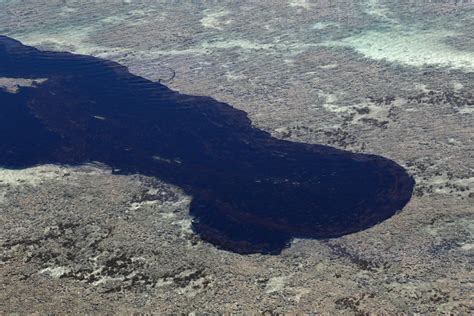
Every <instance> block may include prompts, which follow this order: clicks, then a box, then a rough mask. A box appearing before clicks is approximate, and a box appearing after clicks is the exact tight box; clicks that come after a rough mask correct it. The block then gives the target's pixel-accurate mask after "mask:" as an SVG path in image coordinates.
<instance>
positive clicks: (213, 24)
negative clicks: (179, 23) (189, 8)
mask: <svg viewBox="0 0 474 316" xmlns="http://www.w3.org/2000/svg"><path fill="white" fill-rule="evenodd" d="M203 13H204V17H203V18H202V19H201V20H200V22H201V24H202V26H204V27H205V28H213V29H217V30H222V24H229V22H230V21H225V22H224V21H222V19H221V18H222V17H224V16H226V15H228V14H229V12H228V11H209V10H205V11H204V12H203Z"/></svg>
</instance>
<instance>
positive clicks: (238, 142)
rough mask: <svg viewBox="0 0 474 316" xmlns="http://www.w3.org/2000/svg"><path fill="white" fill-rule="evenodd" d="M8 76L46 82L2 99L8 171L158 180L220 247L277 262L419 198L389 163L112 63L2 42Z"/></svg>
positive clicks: (0, 133) (3, 156) (0, 60)
mask: <svg viewBox="0 0 474 316" xmlns="http://www.w3.org/2000/svg"><path fill="white" fill-rule="evenodd" d="M0 77H5V78H29V79H38V78H45V79H47V80H46V81H44V82H43V83H41V84H38V85H36V86H32V87H21V88H20V89H19V90H18V91H17V92H16V93H13V92H11V91H10V92H8V91H6V90H1V89H0V166H2V167H5V168H16V169H17V168H27V167H30V166H35V165H39V164H51V163H54V164H67V165H80V164H84V163H87V162H96V161H98V162H102V163H104V164H106V165H108V166H110V167H111V168H112V169H113V170H114V172H116V173H119V174H135V173H138V174H143V175H146V176H153V177H157V178H159V179H161V180H163V181H166V182H168V183H171V184H174V185H177V186H179V187H181V188H182V189H183V190H184V191H185V192H186V193H187V194H189V195H191V196H192V197H193V199H192V203H191V207H190V212H191V215H192V216H193V217H194V221H193V229H194V231H195V232H196V233H197V234H198V235H199V236H200V237H201V238H202V239H203V240H205V241H208V242H210V243H212V244H214V245H215V246H217V247H219V248H221V249H225V250H229V251H233V252H237V253H242V254H248V253H266V254H276V253H279V252H280V251H281V250H282V249H283V248H285V247H286V246H288V244H289V242H290V241H291V239H292V238H295V237H298V238H334V237H339V236H343V235H346V234H350V233H355V232H358V231H361V230H364V229H367V228H369V227H372V226H374V225H376V224H378V223H380V222H382V221H384V220H385V219H387V218H390V217H391V216H393V215H394V214H395V213H396V212H398V211H399V210H401V209H402V208H403V207H404V206H405V204H406V203H407V202H408V201H409V200H410V197H411V195H412V191H413V187H414V180H413V179H412V178H411V177H410V176H409V175H408V174H407V172H406V171H405V170H404V169H403V168H402V167H401V166H399V165H398V164H396V163H395V162H393V161H391V160H389V159H387V158H384V157H380V156H376V155H367V154H356V153H351V152H348V151H343V150H339V149H336V148H332V147H329V146H323V145H310V144H304V143H297V142H290V141H285V140H280V139H277V138H274V137H272V136H271V135H270V134H268V133H267V132H264V131H262V130H259V129H257V128H255V127H253V126H252V125H251V122H250V120H249V119H248V117H247V114H246V113H245V112H243V111H240V110H237V109H235V108H233V107H232V106H231V105H228V104H225V103H222V102H218V101H216V100H214V99H212V98H209V97H203V96H193V95H186V94H181V93H178V92H176V91H172V90H170V89H169V88H167V87H166V86H165V85H163V84H160V83H157V82H153V81H150V80H147V79H144V78H141V77H138V76H136V75H133V74H131V73H129V72H128V70H127V68H126V67H124V66H122V65H120V64H118V63H115V62H112V61H108V60H104V59H99V58H95V57H91V56H86V55H77V54H71V53H62V52H61V53H59V52H48V51H40V50H38V49H36V48H33V47H28V46H25V45H23V44H22V43H20V42H19V41H16V40H14V39H12V38H9V37H0Z"/></svg>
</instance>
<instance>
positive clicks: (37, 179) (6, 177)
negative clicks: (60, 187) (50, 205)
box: [0, 165, 69, 186]
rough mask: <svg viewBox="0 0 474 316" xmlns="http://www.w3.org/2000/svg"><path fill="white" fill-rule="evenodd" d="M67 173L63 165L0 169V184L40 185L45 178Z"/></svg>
mask: <svg viewBox="0 0 474 316" xmlns="http://www.w3.org/2000/svg"><path fill="white" fill-rule="evenodd" d="M68 173H69V170H68V169H67V168H65V167H60V166H53V165H43V166H38V167H32V168H27V169H21V170H11V169H0V186H2V185H11V186H21V185H32V186H36V185H40V184H41V183H42V182H43V181H45V180H55V179H60V178H62V177H64V176H65V175H66V174H68Z"/></svg>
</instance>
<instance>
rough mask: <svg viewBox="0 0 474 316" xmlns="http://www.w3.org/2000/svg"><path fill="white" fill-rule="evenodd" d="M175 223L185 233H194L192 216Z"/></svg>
mask: <svg viewBox="0 0 474 316" xmlns="http://www.w3.org/2000/svg"><path fill="white" fill-rule="evenodd" d="M173 224H174V225H176V226H178V227H179V229H180V230H181V231H182V232H184V233H188V234H192V233H193V229H192V225H193V221H192V220H191V219H190V218H186V219H182V220H179V221H175V222H173Z"/></svg>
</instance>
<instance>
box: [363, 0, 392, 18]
mask: <svg viewBox="0 0 474 316" xmlns="http://www.w3.org/2000/svg"><path fill="white" fill-rule="evenodd" d="M365 13H367V14H369V15H371V16H373V17H376V18H378V19H380V20H383V21H384V22H393V23H397V21H396V20H394V19H392V18H390V17H389V16H388V15H389V13H390V10H388V9H387V8H386V7H385V6H384V5H383V4H382V3H380V1H379V0H368V1H367V8H366V9H365Z"/></svg>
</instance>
